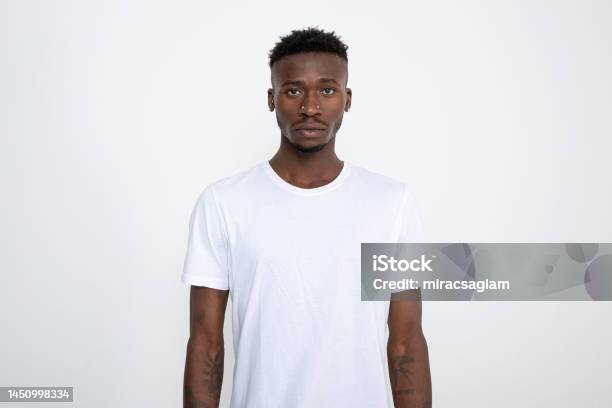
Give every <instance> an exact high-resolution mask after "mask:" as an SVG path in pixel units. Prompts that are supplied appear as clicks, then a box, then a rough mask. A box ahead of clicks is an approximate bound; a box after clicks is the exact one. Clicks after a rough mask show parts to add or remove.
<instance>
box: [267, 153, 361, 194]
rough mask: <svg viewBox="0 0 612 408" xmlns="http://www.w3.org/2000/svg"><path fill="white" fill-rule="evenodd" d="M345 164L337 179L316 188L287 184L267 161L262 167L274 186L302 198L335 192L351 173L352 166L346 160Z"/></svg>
mask: <svg viewBox="0 0 612 408" xmlns="http://www.w3.org/2000/svg"><path fill="white" fill-rule="evenodd" d="M343 163H344V164H343V165H342V170H340V173H339V174H338V175H337V176H336V178H335V179H333V180H332V181H331V182H329V183H327V184H325V185H323V186H320V187H315V188H302V187H297V186H294V185H293V184H290V183H288V182H286V181H285V180H284V179H283V178H282V177H281V176H279V175H278V174H277V173H276V171H274V169H273V168H272V166H271V165H270V163H269V162H268V161H267V160H264V161H263V163H262V164H261V166H262V167H263V169H264V172H265V173H266V174H267V175H268V177H269V178H270V179H271V180H272V181H273V182H274V184H276V185H278V186H279V187H281V188H282V189H284V190H285V191H288V192H290V193H293V194H297V195H302V196H312V195H319V194H322V193H325V192H329V191H332V190H335V189H336V188H338V187H339V186H340V185H341V184H342V183H343V182H344V180H346V178H347V176H348V174H349V173H350V169H351V165H350V164H349V163H348V162H347V161H346V160H344V162H343Z"/></svg>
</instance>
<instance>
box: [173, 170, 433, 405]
mask: <svg viewBox="0 0 612 408" xmlns="http://www.w3.org/2000/svg"><path fill="white" fill-rule="evenodd" d="M422 237H423V235H422V229H421V221H420V215H419V212H418V209H417V204H416V202H415V199H414V196H413V194H412V193H411V191H410V190H409V189H408V188H407V187H406V185H405V184H403V183H401V182H399V181H396V180H393V179H391V178H388V177H385V176H382V175H379V174H376V173H373V172H370V171H368V170H366V169H364V168H361V167H358V166H355V165H351V164H350V163H348V162H346V161H345V162H344V166H343V169H342V171H341V172H340V174H339V175H338V177H336V178H335V179H334V180H333V181H332V182H331V183H329V184H326V185H324V186H322V187H317V188H312V189H304V188H299V187H296V186H293V185H291V184H289V183H287V182H286V181H284V180H283V179H282V178H281V177H280V176H279V175H278V174H276V172H275V171H274V170H273V169H272V167H271V166H270V164H269V163H268V161H264V162H262V163H260V164H258V165H257V166H255V167H253V168H251V169H249V170H247V171H244V172H241V173H239V174H236V175H234V176H231V177H227V178H224V179H221V180H219V181H216V182H214V183H212V184H210V185H209V186H208V187H207V188H206V189H205V190H204V191H203V192H202V194H201V195H200V197H199V198H198V200H197V203H196V205H195V208H194V210H193V213H192V216H191V221H190V232H189V244H188V249H187V255H186V258H185V265H184V271H183V275H182V281H183V282H184V283H186V284H189V285H195V286H207V287H210V288H215V289H223V290H227V289H229V290H230V296H231V299H232V327H233V334H234V351H235V357H236V361H235V367H234V384H233V390H232V399H231V407H232V408H315V407H316V408H327V407H329V408H343V407H346V408H357V407H359V408H364V407H371V408H382V407H387V406H389V407H392V406H393V404H392V400H391V398H390V396H389V392H388V390H389V389H390V388H389V385H388V375H387V371H386V367H387V356H386V343H387V336H388V332H387V317H388V311H389V303H388V302H362V301H361V279H360V276H361V273H360V266H361V255H360V244H361V243H362V242H422Z"/></svg>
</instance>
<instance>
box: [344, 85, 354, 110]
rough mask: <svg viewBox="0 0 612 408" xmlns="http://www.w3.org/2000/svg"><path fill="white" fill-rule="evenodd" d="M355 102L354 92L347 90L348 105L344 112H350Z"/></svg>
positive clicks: (345, 106)
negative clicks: (352, 103)
mask: <svg viewBox="0 0 612 408" xmlns="http://www.w3.org/2000/svg"><path fill="white" fill-rule="evenodd" d="M352 100H353V91H352V90H351V88H346V105H344V111H345V112H348V111H349V110H350V109H351V102H352Z"/></svg>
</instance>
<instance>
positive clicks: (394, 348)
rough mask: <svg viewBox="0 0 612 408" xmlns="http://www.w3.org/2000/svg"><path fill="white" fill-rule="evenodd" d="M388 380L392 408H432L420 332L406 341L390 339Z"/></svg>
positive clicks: (426, 360) (427, 356) (388, 345)
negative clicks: (393, 407) (393, 405)
mask: <svg viewBox="0 0 612 408" xmlns="http://www.w3.org/2000/svg"><path fill="white" fill-rule="evenodd" d="M387 358H388V363H389V377H390V380H391V391H392V393H393V402H394V404H395V408H431V398H432V396H431V374H430V370H429V353H428V350H427V342H426V340H425V337H424V336H423V333H422V332H419V333H416V334H414V335H412V336H410V337H407V338H401V339H396V338H394V337H393V336H392V335H390V336H389V342H388V344H387Z"/></svg>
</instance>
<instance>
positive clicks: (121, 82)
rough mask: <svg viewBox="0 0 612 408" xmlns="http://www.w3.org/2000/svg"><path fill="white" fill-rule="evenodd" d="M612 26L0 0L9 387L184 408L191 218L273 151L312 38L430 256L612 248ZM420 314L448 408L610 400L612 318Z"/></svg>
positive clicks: (569, 20) (295, 7)
mask: <svg viewBox="0 0 612 408" xmlns="http://www.w3.org/2000/svg"><path fill="white" fill-rule="evenodd" d="M611 20H612V6H611V3H610V2H608V1H503V2H502V1H495V2H492V1H461V2H455V1H435V2H425V1H422V2H386V1H377V2H375V3H371V2H370V3H367V4H363V5H360V4H357V3H356V2H349V1H342V2H340V1H337V2H332V3H328V2H321V1H312V2H307V3H295V2H287V1H278V2H268V3H264V2H248V3H247V2H244V3H241V4H240V3H235V2H223V3H221V2H218V3H212V2H202V1H200V2H195V1H194V2H178V1H172V2H170V1H166V2H152V1H121V2H119V1H97V2H93V1H29V0H27V1H16V0H15V1H11V0H9V1H6V0H3V1H1V2H0V47H1V48H0V50H1V53H0V112H1V113H0V115H1V116H0V117H1V122H0V132H1V142H0V143H1V144H0V165H1V170H2V171H1V172H0V179H1V182H2V184H1V186H2V199H1V200H0V222H1V224H0V225H1V228H0V243H1V244H2V247H1V249H0V251H1V257H0V270H1V275H0V323H1V329H0V330H1V336H0V386H11V385H18V386H36V385H65V386H74V387H75V403H73V404H66V405H62V404H57V405H54V406H58V407H60V406H71V407H128V406H130V407H131V406H142V407H144V406H146V407H176V406H180V404H181V400H182V376H183V367H184V358H185V347H186V342H187V336H188V292H189V291H188V287H186V286H184V285H182V284H181V283H180V281H179V278H180V272H181V268H182V262H183V256H184V252H185V248H186V239H187V228H188V218H189V214H190V212H191V209H192V206H193V204H194V202H195V199H196V197H197V196H198V194H199V193H200V191H201V190H202V189H203V188H204V187H205V186H206V185H207V184H209V183H210V182H212V181H215V180H217V179H219V178H221V177H225V176H228V175H231V174H235V173H237V172H239V171H242V170H244V169H246V168H248V167H250V166H253V165H255V164H256V163H258V162H260V161H262V160H266V159H269V158H270V157H271V156H272V155H273V154H274V152H275V150H276V148H277V146H278V143H279V140H280V134H279V130H278V128H277V125H276V120H275V116H274V114H273V113H270V112H269V111H268V110H267V102H266V90H267V88H268V87H269V86H270V79H269V68H268V66H267V52H268V51H269V50H270V49H271V48H272V47H273V45H274V43H275V42H276V41H277V40H278V39H279V37H280V36H281V35H285V34H288V33H289V32H290V31H291V30H292V29H298V28H304V27H306V26H308V25H318V26H319V27H320V28H323V29H326V30H335V31H336V32H337V33H338V34H339V35H341V36H342V39H343V40H344V41H346V43H347V44H348V45H349V47H350V48H349V86H350V87H352V89H353V94H354V96H353V105H352V109H351V111H350V112H349V113H347V114H345V119H344V124H343V127H342V129H341V130H340V132H339V133H338V136H337V144H336V148H337V152H338V155H339V157H340V158H341V159H343V160H344V159H345V160H349V161H350V162H352V163H354V164H357V165H360V166H364V167H366V168H369V169H370V170H373V171H376V172H379V173H383V174H386V175H389V176H391V177H394V178H396V179H399V180H402V181H405V182H407V183H409V184H410V185H411V186H412V189H413V190H414V192H415V193H416V195H417V197H418V199H419V202H420V204H421V207H422V209H423V217H424V220H425V226H426V230H427V240H428V241H431V242H610V241H611V240H612V215H611V211H610V207H611V204H612V183H611V178H610V174H612V164H611V160H610V151H611V148H612V142H611V140H610V139H611V136H612V25H611V24H610V21H611ZM423 306H424V317H423V319H424V321H423V325H424V331H425V334H426V337H427V339H428V344H429V351H430V360H431V370H432V376H433V387H434V406H435V407H467V406H469V407H472V408H480V407H481V408H489V407H512V408H516V407H536V406H537V407H609V406H610V405H611V404H612V397H610V393H609V381H610V372H609V369H610V366H612V356H611V354H612V353H610V344H611V343H612V330H611V329H610V327H611V326H610V312H611V311H612V304H611V303H609V302H599V303H598V302H565V303H562V302H506V303H493V302H472V303H461V302H447V303H444V302H439V303H434V302H427V303H425V304H424V305H423ZM227 322H228V323H229V321H227ZM226 327H227V329H228V330H227V332H226V344H227V354H226V375H225V382H224V387H223V401H222V405H221V406H222V407H227V406H228V401H229V399H228V397H229V391H230V388H231V372H232V364H233V351H232V349H231V333H230V331H229V325H226ZM3 406H4V405H3ZM19 406H20V407H22V408H25V407H27V406H28V404H19ZM31 406H38V405H34V404H32V405H31Z"/></svg>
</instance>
